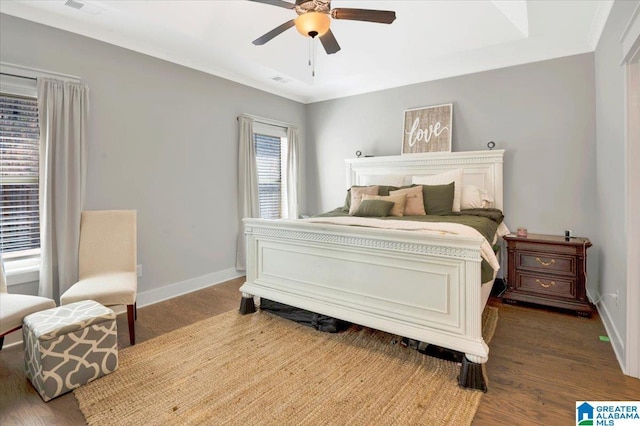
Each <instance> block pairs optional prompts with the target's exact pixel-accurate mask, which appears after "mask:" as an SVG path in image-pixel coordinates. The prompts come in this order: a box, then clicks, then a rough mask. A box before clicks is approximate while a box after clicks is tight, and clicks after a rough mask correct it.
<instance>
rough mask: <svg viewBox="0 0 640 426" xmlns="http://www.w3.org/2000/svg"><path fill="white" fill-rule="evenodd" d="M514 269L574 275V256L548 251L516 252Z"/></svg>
mask: <svg viewBox="0 0 640 426" xmlns="http://www.w3.org/2000/svg"><path fill="white" fill-rule="evenodd" d="M516 269H527V270H530V271H540V272H543V273H556V274H563V275H568V276H575V274H576V258H575V256H562V255H558V254H550V253H532V252H518V253H517V256H516Z"/></svg>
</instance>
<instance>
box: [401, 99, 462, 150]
mask: <svg viewBox="0 0 640 426" xmlns="http://www.w3.org/2000/svg"><path fill="white" fill-rule="evenodd" d="M452 117H453V104H444V105H435V106H430V107H423V108H413V109H408V110H406V111H405V112H404V131H403V135H402V153H403V154H414V153H418V152H440V151H448V152H451V130H452V124H453V121H452Z"/></svg>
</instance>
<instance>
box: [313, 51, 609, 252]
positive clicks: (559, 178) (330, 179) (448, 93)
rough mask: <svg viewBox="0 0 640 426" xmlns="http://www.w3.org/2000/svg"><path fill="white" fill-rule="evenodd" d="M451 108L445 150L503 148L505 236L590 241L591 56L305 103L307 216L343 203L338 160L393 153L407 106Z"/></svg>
mask: <svg viewBox="0 0 640 426" xmlns="http://www.w3.org/2000/svg"><path fill="white" fill-rule="evenodd" d="M449 102H453V141H452V150H453V151H471V150H482V149H486V144H487V142H488V141H490V140H493V141H495V142H496V147H497V148H504V149H506V154H505V166H504V167H505V175H504V176H505V178H504V183H505V207H504V211H505V214H506V223H507V225H508V226H510V227H511V229H515V228H517V227H519V226H524V227H527V228H528V229H529V232H537V233H550V234H562V232H563V231H564V230H565V229H571V230H573V232H574V234H575V235H581V236H587V237H593V236H594V231H593V225H594V223H595V215H594V210H595V199H594V196H593V190H594V186H595V179H596V174H595V167H596V158H595V123H594V115H595V107H594V104H595V94H594V66H593V54H582V55H576V56H571V57H565V58H561V59H554V60H550V61H544V62H538V63H533V64H527V65H521V66H516V67H510V68H504V69H499V70H493V71H487V72H482V73H477V74H471V75H465V76H461V77H454V78H449V79H444V80H438V81H433V82H425V83H420V84H415V85H411V86H405V87H401V88H396V89H390V90H384V91H379V92H375V93H369V94H365V95H359V96H352V97H348V98H343V99H337V100H331V101H325V102H319V103H315V104H311V105H308V107H307V131H308V133H307V142H308V146H307V148H308V157H307V179H308V186H307V188H308V191H309V192H308V193H307V197H308V210H309V211H308V212H309V213H317V212H320V211H323V210H329V209H332V208H334V207H336V206H338V205H340V204H341V203H342V202H343V200H344V178H345V172H344V161H343V159H344V158H347V157H354V156H355V154H354V153H355V151H356V150H361V151H362V152H363V153H364V154H371V155H395V154H399V153H400V146H401V140H402V139H401V138H402V128H403V123H402V121H403V111H404V110H405V109H408V108H413V107H421V106H428V105H437V104H442V103H449ZM312 191H313V192H312ZM596 251H597V249H595V250H592V252H593V253H594V257H595V256H596V253H595V252H596ZM590 254H591V253H590ZM590 263H591V262H590Z"/></svg>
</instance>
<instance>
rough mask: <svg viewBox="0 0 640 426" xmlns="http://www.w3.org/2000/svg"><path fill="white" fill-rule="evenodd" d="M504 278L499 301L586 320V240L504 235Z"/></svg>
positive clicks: (589, 311) (588, 313)
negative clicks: (548, 308) (566, 311)
mask: <svg viewBox="0 0 640 426" xmlns="http://www.w3.org/2000/svg"><path fill="white" fill-rule="evenodd" d="M504 239H505V241H506V242H507V253H508V255H507V261H508V264H509V267H508V277H507V291H506V292H505V293H504V295H503V300H504V301H505V302H507V303H509V302H516V301H520V302H529V303H537V304H540V305H545V306H553V307H556V308H564V309H571V310H573V311H576V312H577V313H578V315H581V316H586V317H590V316H591V314H592V313H593V306H592V305H591V304H590V303H589V300H588V299H587V292H586V289H585V285H586V274H585V269H586V264H587V249H588V248H589V247H591V242H590V241H589V239H588V238H575V237H574V238H568V239H567V238H565V237H563V236H556V235H542V234H529V235H528V236H526V237H518V236H516V235H507V236H505V237H504Z"/></svg>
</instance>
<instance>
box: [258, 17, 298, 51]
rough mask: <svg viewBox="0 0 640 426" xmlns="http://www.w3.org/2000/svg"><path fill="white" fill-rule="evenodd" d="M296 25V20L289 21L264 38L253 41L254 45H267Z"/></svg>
mask: <svg viewBox="0 0 640 426" xmlns="http://www.w3.org/2000/svg"><path fill="white" fill-rule="evenodd" d="M295 24H296V23H295V20H294V19H292V20H290V21H287V22H285V23H284V24H282V25H280V26H279V27H275V28H274V29H272V30H271V31H269V32H268V33H266V34H265V35H263V36H262V37H258V38H257V39H255V40H253V44H255V45H256V46H262V45H263V44H265V43H266V42H268V41H269V40H271V39H272V38H274V37H275V36H277V35H280V34H282V33H283V32H285V31H286V30H288V29H289V28H291V27H293V26H294V25H295Z"/></svg>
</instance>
